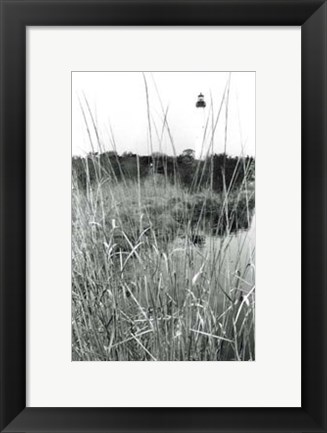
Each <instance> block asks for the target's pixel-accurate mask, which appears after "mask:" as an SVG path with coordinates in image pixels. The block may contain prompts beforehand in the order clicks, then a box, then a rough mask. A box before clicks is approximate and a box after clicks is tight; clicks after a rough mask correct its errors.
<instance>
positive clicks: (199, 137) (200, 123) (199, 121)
mask: <svg viewBox="0 0 327 433" xmlns="http://www.w3.org/2000/svg"><path fill="white" fill-rule="evenodd" d="M206 105H207V104H206V102H205V100H204V95H203V94H202V93H200V94H199V95H198V99H197V101H196V103H195V109H196V125H195V128H196V129H195V131H196V139H195V155H196V157H197V158H203V156H204V149H203V145H204V125H205V108H206Z"/></svg>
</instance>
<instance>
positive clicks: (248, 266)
mask: <svg viewBox="0 0 327 433" xmlns="http://www.w3.org/2000/svg"><path fill="white" fill-rule="evenodd" d="M187 242H188V243H187ZM186 244H187V246H186ZM172 251H173V256H174V271H175V272H176V274H177V276H178V277H177V278H179V279H180V283H181V286H182V281H183V280H184V281H186V280H189V281H190V280H192V279H194V278H196V275H197V274H199V275H200V274H201V278H203V279H204V280H205V281H203V280H202V281H203V285H204V286H207V287H211V288H210V292H211V293H212V294H213V295H214V296H217V295H218V296H219V295H220V296H219V297H220V299H221V300H222V298H223V297H224V296H226V294H227V295H228V296H229V297H230V299H231V300H235V299H236V298H240V297H241V296H246V295H247V294H248V293H249V292H251V293H254V285H255V215H254V216H253V218H252V221H251V225H250V228H249V229H247V230H240V231H238V232H236V233H233V234H230V235H225V236H211V235H203V236H202V241H201V242H199V243H197V244H196V245H194V244H192V243H190V241H187V240H185V239H181V238H180V239H176V240H175V241H174V243H173V245H172ZM185 251H187V253H186V254H185Z"/></svg>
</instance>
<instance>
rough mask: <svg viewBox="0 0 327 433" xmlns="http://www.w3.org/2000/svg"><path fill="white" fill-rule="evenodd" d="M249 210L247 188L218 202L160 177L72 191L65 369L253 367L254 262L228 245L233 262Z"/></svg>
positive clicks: (104, 181)
mask: <svg viewBox="0 0 327 433" xmlns="http://www.w3.org/2000/svg"><path fill="white" fill-rule="evenodd" d="M254 205H255V202H254V186H253V183H248V182H247V180H246V178H245V179H244V182H243V183H242V185H241V186H240V187H239V188H237V189H233V188H229V189H228V188H227V189H226V188H224V191H223V192H221V193H217V192H213V191H212V190H210V188H208V189H206V190H198V191H193V192H191V191H190V190H187V189H185V188H183V187H182V186H181V185H179V184H178V183H176V184H175V185H174V184H172V183H171V182H170V181H168V179H167V178H165V176H163V175H157V174H154V175H149V176H147V177H146V178H145V179H142V180H140V179H138V180H136V181H129V182H128V181H126V182H118V181H115V180H114V179H112V178H110V177H108V178H101V179H98V180H97V181H96V182H87V185H86V187H83V188H82V187H80V186H79V185H78V183H77V182H75V183H74V185H73V190H72V359H73V360H83V361H145V360H149V361H151V360H152V361H216V360H235V361H236V360H254V358H255V347H254V346H255V345H254V331H255V296H254V289H255V286H254V282H253V281H252V279H251V281H250V280H248V277H247V275H248V273H249V269H251V272H252V274H253V273H254V267H255V264H254V260H253V254H250V256H249V259H248V260H246V262H245V263H244V260H241V256H242V255H243V254H244V251H243V246H242V245H239V247H238V249H237V250H236V251H235V245H234V246H233V264H231V262H230V255H231V244H232V239H233V237H235V233H237V232H238V231H239V230H241V229H246V228H248V227H249V226H250V224H251V219H252V215H253V212H254ZM233 233H234V235H233ZM215 239H217V241H216V240H215ZM209 245H210V248H209Z"/></svg>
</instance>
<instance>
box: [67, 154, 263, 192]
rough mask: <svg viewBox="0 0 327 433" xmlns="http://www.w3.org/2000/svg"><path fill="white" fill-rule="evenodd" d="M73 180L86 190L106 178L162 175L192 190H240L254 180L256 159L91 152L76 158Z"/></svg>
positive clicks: (134, 179) (74, 157) (127, 179)
mask: <svg viewBox="0 0 327 433" xmlns="http://www.w3.org/2000/svg"><path fill="white" fill-rule="evenodd" d="M72 169H73V178H74V181H75V182H77V183H78V185H79V187H82V188H85V187H86V185H87V183H88V182H90V183H94V182H96V181H99V180H104V179H107V178H110V179H112V180H113V181H116V182H121V181H125V182H126V181H138V180H142V179H144V178H145V177H147V176H149V175H153V174H157V175H162V176H164V177H165V179H168V180H169V181H170V182H171V183H176V182H178V183H179V184H181V185H182V186H183V187H186V188H189V189H197V190H198V189H201V188H208V187H212V189H213V190H214V191H217V192H219V191H221V190H222V189H223V188H224V184H225V186H226V188H229V187H232V188H237V187H239V186H240V185H241V183H242V182H243V181H244V179H245V178H246V179H247V180H248V181H253V180H254V176H255V160H254V158H253V157H250V156H247V157H241V158H240V157H232V156H228V155H226V154H214V155H212V156H209V157H207V158H205V159H196V158H195V157H194V151H193V150H191V149H186V150H184V151H183V152H182V154H181V155H178V156H168V155H165V154H162V153H155V154H152V155H147V156H139V155H136V154H134V153H130V152H129V153H127V152H125V153H123V154H122V155H118V153H117V152H113V151H109V152H104V153H101V154H99V153H89V154H88V155H87V156H86V157H81V156H73V159H72Z"/></svg>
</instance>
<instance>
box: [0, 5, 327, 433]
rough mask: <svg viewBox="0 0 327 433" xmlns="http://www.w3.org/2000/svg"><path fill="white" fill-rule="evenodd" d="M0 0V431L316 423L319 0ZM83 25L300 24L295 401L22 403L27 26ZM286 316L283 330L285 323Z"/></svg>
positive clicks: (321, 224) (301, 427)
mask: <svg viewBox="0 0 327 433" xmlns="http://www.w3.org/2000/svg"><path fill="white" fill-rule="evenodd" d="M0 7H1V107H0V109H1V156H0V161H1V169H0V174H1V205H0V209H1V235H0V240H1V241H0V242H1V261H0V264H1V304H0V305H1V316H0V319H1V336H0V337H1V341H0V343H1V352H0V353H1V377H0V388H1V395H0V399H1V401H0V409H1V419H0V430H1V431H2V432H73V431H74V432H100V431H101V432H105V431H107V432H182V431H184V432H185V431H188V432H200V431H201V432H209V431H210V432H224V431H229V432H259V431H260V432H268V431H269V432H277V431H278V432H290V431H292V432H325V431H326V341H327V333H326V319H325V317H326V315H327V309H326V271H325V263H326V173H327V164H326V114H327V113H326V106H327V98H326V88H327V87H326V84H327V82H326V77H327V66H326V64H327V62H326V60H327V44H326V42H327V38H326V36H327V33H326V29H327V26H326V19H327V18H326V17H327V6H326V1H325V0H259V1H258V0H222V1H220V0H202V1H200V0H174V1H170V0H166V1H162V0H158V1H154V0H135V1H130V0H126V1H124V0H121V1H108V0H94V1H91V0H65V1H61V0H43V1H37V0H0ZM90 25H92V26H98V25H102V26H104V25H108V26H117V25H129V26H130V25H141V26H148V25H154V26H156V25H159V26H166V25H182V26H188V25H204V26H206V25H211V26H225V25H241V26H256V25H260V26H266V25H268V26H277V25H278V26H284V25H288V26H301V28H302V407H301V408H152V409H150V408H35V407H33V408H28V407H26V398H25V395H26V362H25V351H26V335H25V319H26V314H25V300H26V295H25V288H26V253H25V246H26V228H25V222H26V216H25V208H26V191H25V176H26V170H25V163H26V148H25V140H26V127H25V118H26V108H25V102H26V97H25V94H26V79H25V67H26V66H25V65H26V43H25V42H26V40H25V37H26V36H25V35H26V27H27V26H90ZM285 326H286V331H285V332H286V333H287V324H285ZM277 338H278V336H277ZM267 374H268V373H267ZM281 392H283V391H282V390H281Z"/></svg>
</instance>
